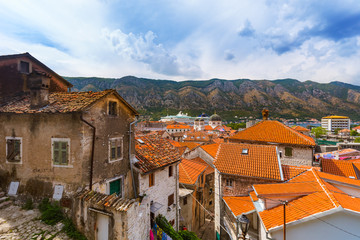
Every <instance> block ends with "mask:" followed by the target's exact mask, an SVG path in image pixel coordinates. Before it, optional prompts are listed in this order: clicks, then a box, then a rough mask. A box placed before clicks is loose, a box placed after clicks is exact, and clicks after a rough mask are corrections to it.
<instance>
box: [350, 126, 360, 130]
mask: <svg viewBox="0 0 360 240" xmlns="http://www.w3.org/2000/svg"><path fill="white" fill-rule="evenodd" d="M352 129H353V130H358V129H360V126H356V127H353V128H352Z"/></svg>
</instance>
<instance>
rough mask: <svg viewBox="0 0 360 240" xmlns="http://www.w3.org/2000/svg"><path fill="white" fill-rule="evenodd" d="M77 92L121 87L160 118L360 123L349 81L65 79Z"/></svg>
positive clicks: (357, 96)
mask: <svg viewBox="0 0 360 240" xmlns="http://www.w3.org/2000/svg"><path fill="white" fill-rule="evenodd" d="M64 78H65V79H66V80H68V81H69V82H71V83H72V84H73V85H74V88H73V91H100V90H104V89H110V88H112V89H116V90H117V91H118V92H119V94H120V95H121V96H122V97H123V98H124V99H125V100H126V101H127V102H129V103H130V104H131V105H132V106H133V107H135V109H137V110H138V111H139V112H140V113H141V114H143V115H145V116H151V117H152V118H154V119H158V118H159V117H160V116H164V115H167V114H175V113H177V112H178V111H180V110H181V111H183V112H187V113H189V115H193V116H194V115H198V114H201V113H202V112H205V113H207V114H209V115H211V114H212V113H213V112H215V111H216V113H218V114H219V115H220V116H221V117H223V118H224V119H226V120H234V119H235V118H234V117H235V116H238V117H241V116H253V117H260V116H261V110H262V109H263V108H267V109H269V111H270V117H285V118H300V119H306V118H318V119H319V118H321V117H323V116H327V115H333V114H334V115H345V116H349V117H351V118H352V120H360V86H356V85H351V84H347V83H343V82H331V83H317V82H314V81H305V82H300V81H298V80H295V79H278V80H250V79H237V80H224V79H210V80H202V81H191V80H189V81H181V82H177V81H170V80H154V79H146V78H137V77H134V76H126V77H122V78H96V77H64Z"/></svg>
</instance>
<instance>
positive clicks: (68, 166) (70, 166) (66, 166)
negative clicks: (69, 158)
mask: <svg viewBox="0 0 360 240" xmlns="http://www.w3.org/2000/svg"><path fill="white" fill-rule="evenodd" d="M52 167H58V168H74V166H73V165H56V164H53V165H52Z"/></svg>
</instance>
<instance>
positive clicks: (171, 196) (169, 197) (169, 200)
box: [168, 194, 174, 207]
mask: <svg viewBox="0 0 360 240" xmlns="http://www.w3.org/2000/svg"><path fill="white" fill-rule="evenodd" d="M172 204H174V194H171V195H170V196H168V207H170V206H171V205H172Z"/></svg>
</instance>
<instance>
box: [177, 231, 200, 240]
mask: <svg viewBox="0 0 360 240" xmlns="http://www.w3.org/2000/svg"><path fill="white" fill-rule="evenodd" d="M179 234H180V236H181V237H182V239H183V240H201V239H200V238H198V237H197V236H196V234H195V233H194V232H190V231H187V230H185V231H179Z"/></svg>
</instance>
